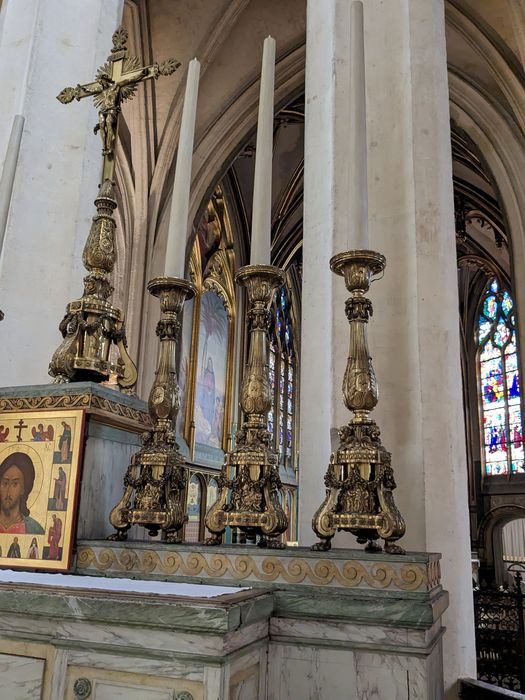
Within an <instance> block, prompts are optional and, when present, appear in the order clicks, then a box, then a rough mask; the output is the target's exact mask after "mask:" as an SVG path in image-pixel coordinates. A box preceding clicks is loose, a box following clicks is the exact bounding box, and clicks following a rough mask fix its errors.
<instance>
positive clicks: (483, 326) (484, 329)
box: [478, 316, 492, 343]
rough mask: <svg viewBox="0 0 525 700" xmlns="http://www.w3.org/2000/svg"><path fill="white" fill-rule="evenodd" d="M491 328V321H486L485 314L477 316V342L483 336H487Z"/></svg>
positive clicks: (480, 340)
mask: <svg viewBox="0 0 525 700" xmlns="http://www.w3.org/2000/svg"><path fill="white" fill-rule="evenodd" d="M491 328H492V323H491V322H490V321H487V319H486V318H485V316H480V317H479V326H478V342H479V343H481V342H482V341H483V340H485V338H486V337H487V336H488V334H489V333H490V329H491Z"/></svg>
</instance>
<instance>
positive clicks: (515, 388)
mask: <svg viewBox="0 0 525 700" xmlns="http://www.w3.org/2000/svg"><path fill="white" fill-rule="evenodd" d="M507 389H508V392H509V399H519V396H520V381H519V377H518V373H517V372H509V373H508V374H507Z"/></svg>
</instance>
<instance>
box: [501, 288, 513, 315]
mask: <svg viewBox="0 0 525 700" xmlns="http://www.w3.org/2000/svg"><path fill="white" fill-rule="evenodd" d="M501 308H502V309H503V313H504V314H505V316H508V315H509V313H510V311H511V309H512V299H511V297H510V294H509V293H508V292H507V290H505V291H504V292H503V299H502V301H501Z"/></svg>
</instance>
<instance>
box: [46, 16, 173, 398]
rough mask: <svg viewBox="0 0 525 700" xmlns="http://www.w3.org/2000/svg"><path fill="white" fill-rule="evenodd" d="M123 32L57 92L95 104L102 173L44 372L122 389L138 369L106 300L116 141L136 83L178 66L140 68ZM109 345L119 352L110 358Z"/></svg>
mask: <svg viewBox="0 0 525 700" xmlns="http://www.w3.org/2000/svg"><path fill="white" fill-rule="evenodd" d="M127 39H128V33H127V31H126V30H125V29H124V28H123V27H119V29H117V30H116V31H115V33H114V34H113V48H112V49H111V55H110V56H109V57H108V59H107V61H106V63H105V64H104V65H103V66H101V67H100V68H99V69H98V71H97V73H96V77H95V80H94V81H93V82H91V83H86V84H85V85H77V86H76V87H74V88H73V87H66V88H64V89H63V90H62V91H61V92H60V94H59V95H58V96H57V99H58V100H59V101H60V102H62V103H63V104H67V103H69V102H71V101H72V100H81V99H82V98H84V97H90V96H91V97H93V101H94V104H95V107H96V108H97V109H98V123H97V124H96V126H95V127H94V132H95V133H98V132H100V136H101V139H102V156H103V165H102V178H101V184H100V187H99V194H98V196H97V198H96V200H95V206H96V209H97V213H96V215H95V216H94V217H93V220H92V223H91V228H90V231H89V235H88V238H87V241H86V245H85V247H84V252H83V255H82V261H83V263H84V266H85V268H86V269H87V271H88V275H87V277H86V278H85V279H84V294H83V296H82V298H81V299H79V300H76V301H73V302H71V303H70V304H68V306H67V308H66V314H65V316H64V319H63V320H62V322H61V323H60V326H59V329H60V332H61V333H62V338H63V340H62V343H61V345H60V346H59V347H58V349H57V350H56V351H55V353H54V354H53V357H52V358H51V362H50V364H49V374H50V375H51V376H52V377H53V381H54V382H55V383H62V382H70V381H83V380H86V379H90V380H93V381H102V380H104V379H107V378H108V377H109V376H110V374H115V375H116V376H117V382H118V384H119V385H120V387H121V389H123V390H124V391H127V392H132V391H133V388H134V386H135V384H136V381H137V370H136V367H135V365H134V363H133V361H132V360H131V358H130V356H129V355H128V352H127V341H126V333H125V328H124V315H123V313H122V311H120V309H117V308H116V307H114V306H113V305H112V304H111V302H110V301H109V297H110V296H111V293H112V291H113V288H112V287H111V284H110V283H109V280H108V275H110V274H111V273H112V271H113V267H114V265H115V228H116V222H115V219H114V218H113V212H114V210H115V209H116V207H117V202H116V198H115V192H114V186H115V183H114V172H115V152H114V150H115V142H116V138H117V134H118V119H119V115H120V112H121V105H122V102H124V101H125V100H128V99H131V97H133V95H134V94H135V93H136V91H137V88H138V86H139V85H140V83H141V82H143V81H144V80H148V79H150V78H152V79H154V80H156V79H157V78H158V77H159V75H171V74H172V73H173V72H174V71H175V70H176V69H177V68H178V67H179V65H180V63H179V62H178V61H176V60H175V59H172V58H170V59H168V60H167V61H164V62H163V63H160V64H158V63H154V64H152V65H151V66H146V67H142V66H141V65H140V62H139V60H138V59H137V58H134V57H129V56H128V55H127V49H126V43H127ZM112 345H116V346H117V349H118V354H119V357H118V359H117V360H116V361H115V362H113V361H112V360H111V359H110V350H111V347H112Z"/></svg>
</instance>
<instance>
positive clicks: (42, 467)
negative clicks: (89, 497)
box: [0, 409, 85, 571]
mask: <svg viewBox="0 0 525 700" xmlns="http://www.w3.org/2000/svg"><path fill="white" fill-rule="evenodd" d="M84 421H85V411H84V410H81V409H79V410H66V411H19V412H18V411H17V412H2V413H0V568H9V569H12V568H25V569H38V570H53V571H65V570H68V569H69V568H70V566H71V555H72V549H73V538H74V532H75V527H76V519H77V503H78V492H79V486H80V465H81V460H82V452H83V435H84Z"/></svg>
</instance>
